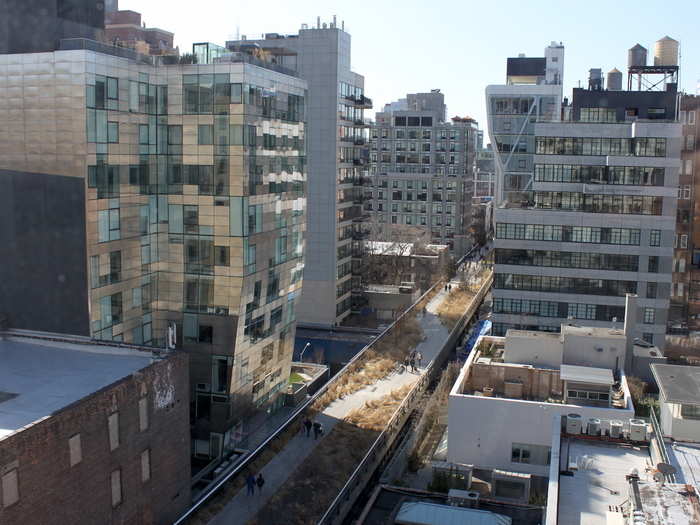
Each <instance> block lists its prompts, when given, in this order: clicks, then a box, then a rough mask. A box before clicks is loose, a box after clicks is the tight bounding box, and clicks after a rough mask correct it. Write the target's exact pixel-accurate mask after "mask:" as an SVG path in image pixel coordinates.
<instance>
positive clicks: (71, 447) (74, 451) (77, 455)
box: [68, 434, 83, 467]
mask: <svg viewBox="0 0 700 525" xmlns="http://www.w3.org/2000/svg"><path fill="white" fill-rule="evenodd" d="M68 453H69V455H70V466H71V467H74V466H75V465H77V464H78V463H80V462H81V461H82V460H83V451H82V449H81V447H80V434H76V435H74V436H72V437H71V438H69V439H68Z"/></svg>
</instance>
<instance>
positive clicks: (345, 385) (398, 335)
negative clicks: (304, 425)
mask: <svg viewBox="0 0 700 525" xmlns="http://www.w3.org/2000/svg"><path fill="white" fill-rule="evenodd" d="M422 340H423V330H422V329H421V327H420V324H419V323H418V321H417V320H416V318H415V316H413V315H410V316H406V317H404V318H403V319H402V320H401V321H400V322H399V323H398V324H397V325H395V326H394V328H393V329H392V330H391V331H390V332H389V333H388V334H387V335H386V336H384V337H383V338H382V339H380V340H379V341H377V342H376V343H375V344H373V345H372V347H371V348H370V349H368V350H367V351H366V352H365V353H364V355H363V356H362V357H360V358H359V359H358V360H357V361H355V362H354V363H353V364H352V365H351V366H350V367H349V368H348V370H347V372H345V373H344V374H343V375H342V376H341V377H338V379H336V380H335V381H334V382H333V384H331V385H330V386H329V387H328V389H327V390H326V392H325V393H323V394H322V395H321V396H320V397H319V398H318V399H317V400H316V401H315V402H314V404H313V406H312V407H311V410H312V411H313V412H322V411H323V410H324V409H325V408H326V407H327V406H328V405H330V404H331V403H332V402H333V401H335V400H337V399H343V398H344V397H345V396H349V395H351V394H354V393H355V392H357V391H358V390H362V389H363V388H364V387H366V386H369V385H372V384H374V383H376V382H377V381H379V380H381V379H383V378H385V377H386V376H387V375H389V373H391V371H392V370H393V369H394V368H395V367H396V365H397V363H400V362H402V361H403V359H404V358H405V356H406V355H407V354H408V353H409V352H410V351H411V350H412V349H413V348H415V347H416V346H417V345H418V343H420V342H421V341H422Z"/></svg>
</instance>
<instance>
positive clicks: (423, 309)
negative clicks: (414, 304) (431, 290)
mask: <svg viewBox="0 0 700 525" xmlns="http://www.w3.org/2000/svg"><path fill="white" fill-rule="evenodd" d="M425 312H426V310H425V306H424V307H423V317H425Z"/></svg>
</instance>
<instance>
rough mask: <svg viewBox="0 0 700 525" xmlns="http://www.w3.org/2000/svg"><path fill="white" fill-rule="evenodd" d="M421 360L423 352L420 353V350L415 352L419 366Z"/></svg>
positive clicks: (419, 365)
mask: <svg viewBox="0 0 700 525" xmlns="http://www.w3.org/2000/svg"><path fill="white" fill-rule="evenodd" d="M422 361H423V354H421V353H420V352H416V362H417V363H418V367H419V368H420V367H421V364H422Z"/></svg>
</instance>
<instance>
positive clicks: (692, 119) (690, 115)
mask: <svg viewBox="0 0 700 525" xmlns="http://www.w3.org/2000/svg"><path fill="white" fill-rule="evenodd" d="M688 125H689V126H694V125H695V111H688Z"/></svg>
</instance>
